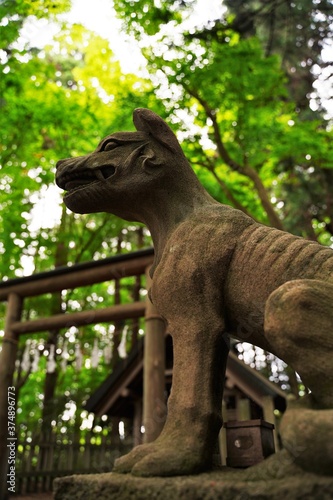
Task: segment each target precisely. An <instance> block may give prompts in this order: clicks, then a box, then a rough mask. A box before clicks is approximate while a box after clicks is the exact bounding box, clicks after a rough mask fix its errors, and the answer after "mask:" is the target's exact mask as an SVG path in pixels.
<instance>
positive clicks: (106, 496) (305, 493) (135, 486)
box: [54, 459, 333, 500]
mask: <svg viewBox="0 0 333 500" xmlns="http://www.w3.org/2000/svg"><path fill="white" fill-rule="evenodd" d="M268 460H269V459H268ZM254 469H255V468H251V469H247V470H244V471H241V470H235V469H230V468H226V467H222V468H221V469H219V470H215V471H212V472H207V473H203V474H198V475H196V476H178V477H166V478H161V477H155V478H140V477H134V476H132V475H130V474H126V475H122V474H116V473H107V474H92V475H85V476H82V475H81V476H69V477H65V478H61V479H60V478H59V479H56V480H55V483H54V489H55V500H79V499H80V500H81V499H83V498H84V499H98V500H170V499H175V500H215V499H216V500H220V499H221V500H250V499H253V500H257V499H258V498H260V500H266V499H267V500H281V498H286V499H288V500H304V499H306V498H307V499H313V498H318V499H319V498H320V500H331V499H332V498H333V478H332V477H324V476H316V475H314V474H308V473H306V474H304V473H302V472H301V471H299V470H298V469H297V468H295V466H294V464H291V465H290V466H288V469H289V472H290V474H289V475H287V477H286V476H285V472H286V471H285V470H283V467H282V469H281V470H279V471H275V473H274V474H272V475H273V476H274V475H275V476H276V477H275V478H274V477H271V478H269V479H260V474H256V473H255V471H254V472H253V470H254ZM272 470H273V469H272ZM272 470H271V472H272ZM250 471H251V472H250ZM257 472H258V469H257ZM266 472H267V471H266ZM263 475H265V472H263Z"/></svg>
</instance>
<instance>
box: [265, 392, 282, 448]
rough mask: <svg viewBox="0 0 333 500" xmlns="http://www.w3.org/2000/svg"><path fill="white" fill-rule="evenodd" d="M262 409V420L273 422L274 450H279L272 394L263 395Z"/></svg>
mask: <svg viewBox="0 0 333 500" xmlns="http://www.w3.org/2000/svg"><path fill="white" fill-rule="evenodd" d="M262 409H263V414H264V420H266V422H269V423H271V424H274V430H273V437H274V445H275V450H276V451H277V450H279V448H280V447H279V440H278V437H277V428H276V418H275V415H274V410H275V405H274V400H273V398H272V396H263V398H262Z"/></svg>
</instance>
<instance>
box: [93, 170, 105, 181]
mask: <svg viewBox="0 0 333 500" xmlns="http://www.w3.org/2000/svg"><path fill="white" fill-rule="evenodd" d="M95 175H96V177H97V179H98V180H99V181H104V180H105V177H104V175H103V174H102V171H101V170H100V169H99V168H97V169H96V170H95Z"/></svg>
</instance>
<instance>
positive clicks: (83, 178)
mask: <svg viewBox="0 0 333 500" xmlns="http://www.w3.org/2000/svg"><path fill="white" fill-rule="evenodd" d="M115 171H116V169H115V167H113V166H112V165H106V166H105V167H99V168H94V169H85V170H79V171H76V172H75V171H74V172H63V173H62V174H61V175H60V177H59V178H58V180H57V184H58V186H59V187H60V188H61V189H64V190H65V191H73V190H74V189H75V190H76V189H79V188H82V187H84V186H87V185H88V184H92V183H93V182H98V181H105V180H106V179H109V177H111V176H112V175H113V174H114V173H115Z"/></svg>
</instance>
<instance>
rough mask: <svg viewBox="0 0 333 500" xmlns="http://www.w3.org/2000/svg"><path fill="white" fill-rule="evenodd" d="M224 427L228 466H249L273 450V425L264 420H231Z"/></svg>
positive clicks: (270, 453)
mask: <svg viewBox="0 0 333 500" xmlns="http://www.w3.org/2000/svg"><path fill="white" fill-rule="evenodd" d="M224 427H225V428H226V435H227V465H228V466H229V467H249V466H250V465H255V464H257V463H259V462H261V461H262V460H264V458H266V457H268V456H269V455H272V454H273V453H274V452H275V447H274V438H273V429H274V425H273V424H270V423H268V422H265V420H261V419H258V420H242V421H237V420H232V421H230V422H226V423H225V424H224Z"/></svg>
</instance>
